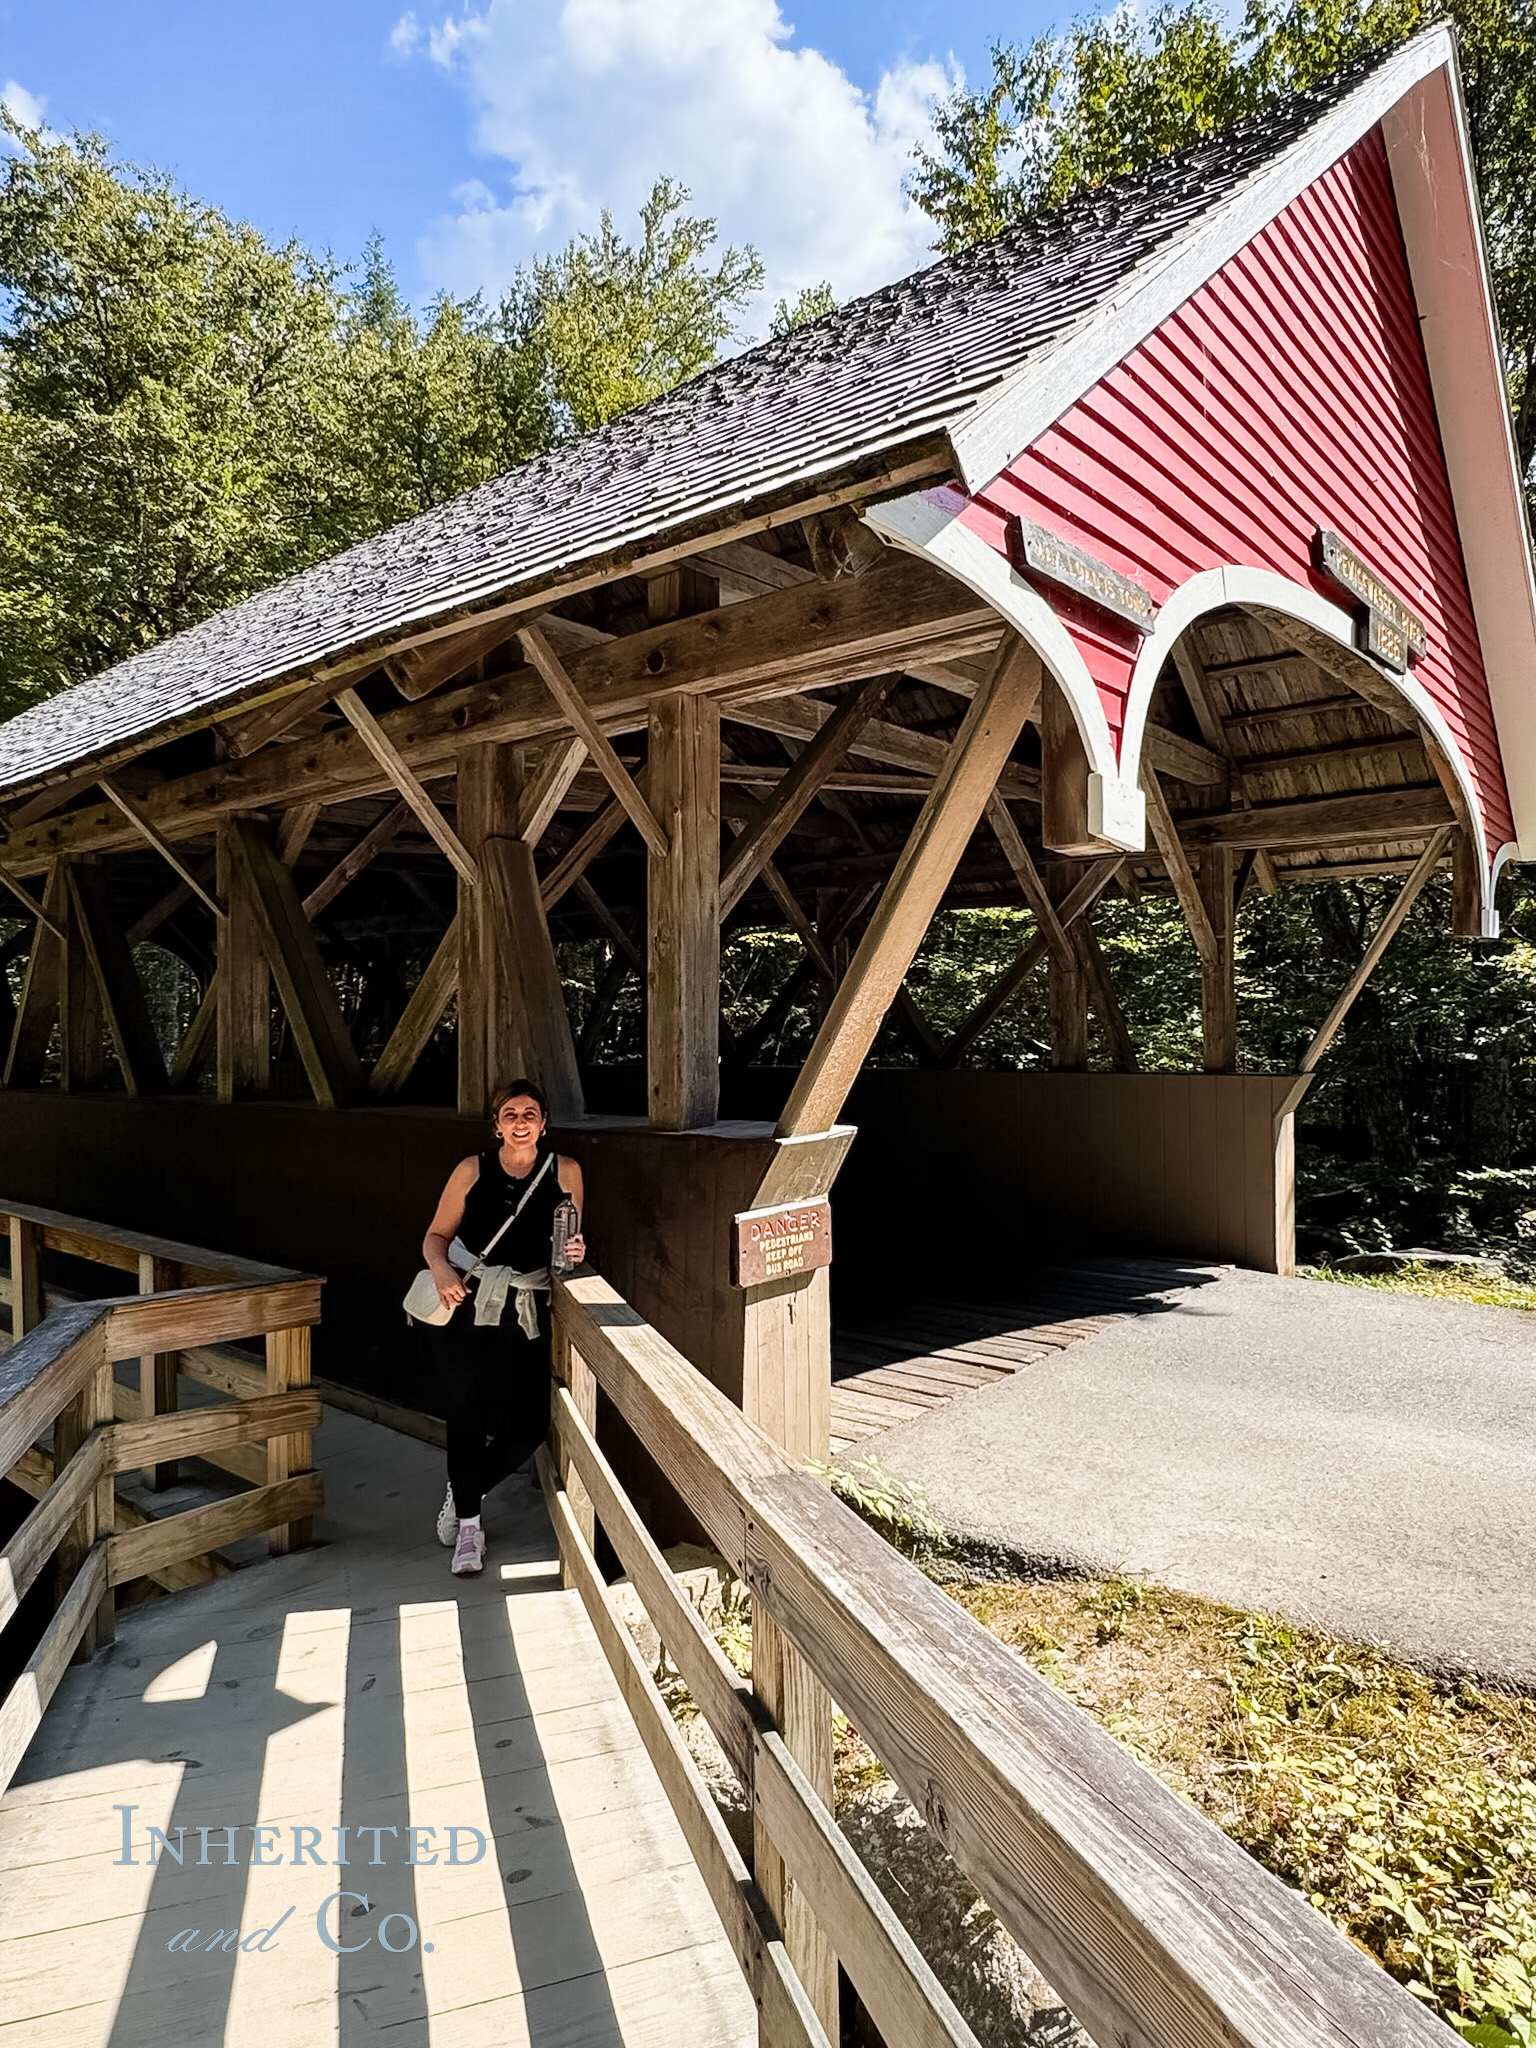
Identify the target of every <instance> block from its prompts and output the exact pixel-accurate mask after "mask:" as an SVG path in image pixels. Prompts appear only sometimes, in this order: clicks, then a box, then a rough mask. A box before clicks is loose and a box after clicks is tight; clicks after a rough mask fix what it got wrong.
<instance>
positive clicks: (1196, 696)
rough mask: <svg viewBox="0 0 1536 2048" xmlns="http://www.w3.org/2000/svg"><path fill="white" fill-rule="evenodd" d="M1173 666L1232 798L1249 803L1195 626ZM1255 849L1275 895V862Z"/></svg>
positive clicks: (1261, 874) (1261, 875) (1259, 870)
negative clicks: (1220, 763)
mask: <svg viewBox="0 0 1536 2048" xmlns="http://www.w3.org/2000/svg"><path fill="white" fill-rule="evenodd" d="M1173 666H1174V669H1175V672H1176V673H1177V675H1178V678H1179V681H1180V683H1181V684H1182V685H1183V688H1184V695H1185V696H1186V697H1187V698H1188V700H1189V706H1190V709H1191V710H1192V711H1193V712H1194V714H1195V723H1196V724H1197V725H1198V726H1199V728H1200V730H1201V733H1202V734H1203V735H1204V737H1205V740H1206V743H1207V745H1208V746H1209V747H1210V748H1211V749H1212V750H1213V752H1214V753H1216V754H1218V755H1219V756H1220V757H1221V758H1222V760H1223V762H1224V764H1225V767H1226V775H1225V777H1224V779H1223V780H1224V792H1225V794H1226V797H1227V800H1228V802H1229V803H1230V802H1231V800H1232V798H1233V796H1235V797H1236V798H1237V801H1238V802H1239V803H1240V804H1244V805H1246V804H1247V803H1249V802H1250V801H1251V794H1250V791H1249V788H1248V779H1247V776H1246V775H1245V774H1244V772H1243V766H1242V764H1241V763H1239V761H1238V760H1237V758H1236V756H1235V755H1234V754H1233V751H1232V741H1231V737H1230V735H1229V734H1228V731H1227V728H1226V725H1225V724H1224V723H1223V720H1222V716H1221V694H1220V691H1219V690H1218V688H1217V687H1216V686H1215V685H1214V684H1213V683H1212V682H1211V679H1210V677H1209V676H1208V675H1207V674H1206V671H1205V664H1204V663H1203V662H1202V661H1201V659H1200V655H1199V652H1198V650H1197V648H1196V646H1195V640H1194V633H1193V630H1191V631H1189V632H1186V633H1185V634H1183V635H1182V636H1181V638H1180V639H1178V640H1177V641H1175V643H1174V648H1173ZM1153 765H1154V766H1155V767H1160V766H1162V765H1163V764H1162V763H1160V762H1154V764H1153ZM1175 772H1177V771H1175ZM1253 853H1254V861H1253V873H1254V874H1255V876H1256V877H1257V879H1258V884H1259V887H1260V888H1261V889H1262V890H1263V891H1264V893H1265V895H1266V896H1273V895H1274V894H1275V893H1276V891H1277V890H1278V889H1279V887H1280V884H1279V881H1278V879H1277V877H1276V875H1275V864H1274V862H1273V861H1272V860H1271V859H1270V857H1269V855H1268V854H1267V853H1266V852H1265V851H1264V850H1263V849H1262V848H1261V847H1256V848H1254V849H1253Z"/></svg>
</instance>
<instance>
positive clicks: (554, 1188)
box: [459, 1145, 565, 1273]
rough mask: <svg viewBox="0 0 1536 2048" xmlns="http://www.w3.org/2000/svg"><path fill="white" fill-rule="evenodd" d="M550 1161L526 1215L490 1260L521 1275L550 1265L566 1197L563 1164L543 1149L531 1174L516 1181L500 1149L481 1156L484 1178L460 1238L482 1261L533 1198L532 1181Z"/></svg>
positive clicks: (469, 1203) (467, 1207) (467, 1205)
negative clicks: (560, 1209) (499, 1233)
mask: <svg viewBox="0 0 1536 2048" xmlns="http://www.w3.org/2000/svg"><path fill="white" fill-rule="evenodd" d="M546 1159H547V1160H548V1161H549V1170H548V1172H547V1173H545V1174H544V1178H543V1179H542V1180H540V1181H539V1183H538V1186H537V1187H536V1188H535V1189H534V1191H533V1193H532V1194H531V1195H529V1197H528V1200H527V1202H526V1203H525V1204H524V1207H523V1213H522V1214H521V1216H519V1217H518V1219H517V1221H516V1222H515V1223H514V1224H513V1225H512V1228H511V1229H510V1230H508V1231H507V1232H506V1233H505V1234H504V1235H503V1236H502V1237H501V1238H500V1240H499V1241H498V1243H497V1245H496V1248H495V1250H494V1251H493V1252H492V1253H491V1260H492V1263H493V1264H494V1265H497V1266H515V1267H516V1268H517V1270H518V1271H519V1272H520V1273H531V1272H536V1271H537V1269H538V1268H539V1267H540V1266H547V1265H548V1264H549V1240H550V1232H551V1230H552V1229H553V1227H554V1220H555V1208H556V1205H557V1204H558V1203H560V1202H561V1201H563V1200H564V1198H565V1194H564V1190H563V1189H562V1187H561V1186H560V1168H559V1165H558V1162H557V1161H556V1160H555V1158H554V1157H553V1155H552V1154H551V1153H548V1152H546V1151H544V1150H542V1149H541V1150H540V1152H539V1156H538V1158H537V1159H535V1160H534V1162H533V1167H532V1169H531V1171H530V1172H529V1173H526V1174H524V1175H523V1177H522V1178H521V1179H517V1178H515V1177H514V1176H513V1175H512V1174H510V1173H508V1172H507V1171H506V1169H505V1167H503V1165H502V1163H501V1148H500V1146H499V1145H498V1146H494V1147H493V1148H492V1149H491V1150H490V1151H489V1152H482V1153H481V1154H480V1177H479V1179H478V1180H477V1181H476V1182H475V1184H474V1186H473V1187H472V1188H471V1189H470V1191H469V1193H468V1194H467V1195H466V1196H465V1197H464V1218H463V1221H462V1222H461V1223H460V1225H459V1237H460V1239H461V1240H462V1241H463V1243H464V1244H465V1245H466V1246H467V1247H468V1249H469V1250H470V1251H472V1252H473V1253H474V1254H475V1256H476V1257H477V1258H478V1257H479V1256H480V1255H481V1254H482V1253H483V1252H484V1250H485V1247H486V1246H487V1245H488V1244H489V1243H490V1241H491V1239H492V1238H493V1237H495V1235H496V1232H497V1231H498V1230H500V1229H501V1226H502V1224H503V1223H505V1222H506V1220H507V1218H508V1216H510V1215H511V1213H512V1211H513V1210H514V1209H515V1208H516V1207H517V1205H518V1203H519V1202H521V1201H522V1199H523V1196H524V1195H525V1194H527V1193H528V1183H529V1181H530V1180H533V1179H535V1178H536V1177H537V1176H538V1174H539V1172H540V1171H541V1169H542V1168H543V1166H544V1162H545V1160H546Z"/></svg>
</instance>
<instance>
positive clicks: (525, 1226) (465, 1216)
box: [422, 1080, 586, 1577]
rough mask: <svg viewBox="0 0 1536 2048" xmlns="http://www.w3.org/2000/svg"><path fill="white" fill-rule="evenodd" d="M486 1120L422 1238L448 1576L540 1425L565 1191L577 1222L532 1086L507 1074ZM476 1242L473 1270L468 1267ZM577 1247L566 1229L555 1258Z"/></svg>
mask: <svg viewBox="0 0 1536 2048" xmlns="http://www.w3.org/2000/svg"><path fill="white" fill-rule="evenodd" d="M491 1121H492V1123H493V1124H494V1126H495V1130H496V1135H497V1138H498V1139H499V1141H500V1142H499V1143H498V1144H496V1145H493V1146H492V1147H491V1148H490V1149H489V1150H488V1151H485V1152H481V1153H478V1154H477V1155H476V1156H475V1157H474V1158H473V1159H464V1160H461V1161H460V1162H459V1164H458V1165H457V1166H456V1167H455V1168H454V1170H453V1172H452V1173H451V1174H450V1175H449V1178H448V1185H447V1187H445V1188H444V1189H443V1194H442V1200H441V1201H440V1202H439V1203H438V1205H437V1214H436V1215H435V1216H434V1217H433V1218H432V1223H431V1227H430V1228H429V1230H428V1231H427V1235H426V1239H425V1241H424V1243H423V1245H422V1252H423V1254H424V1255H425V1258H426V1262H427V1267H428V1270H429V1271H430V1272H431V1275H432V1278H433V1280H434V1281H435V1282H436V1284H437V1293H438V1299H439V1300H440V1301H441V1302H442V1304H443V1306H444V1308H449V1309H452V1310H453V1314H452V1316H451V1317H450V1318H449V1320H448V1321H447V1322H446V1323H443V1324H440V1325H435V1326H434V1327H433V1329H432V1337H433V1348H434V1350H435V1352H436V1356H437V1370H438V1385H439V1390H440V1395H441V1399H442V1410H443V1416H444V1419H445V1421H446V1422H447V1425H448V1495H447V1498H446V1500H444V1502H443V1506H442V1512H441V1513H440V1514H439V1515H438V1518H437V1534H438V1538H439V1540H440V1541H441V1542H443V1543H445V1544H452V1545H453V1569H454V1571H455V1572H456V1573H458V1574H459V1576H460V1577H464V1576H467V1575H468V1574H471V1573H475V1572H478V1571H480V1570H481V1569H482V1567H483V1566H484V1563H485V1531H484V1530H483V1529H482V1527H481V1525H480V1509H481V1501H482V1498H483V1496H484V1495H485V1494H486V1493H488V1492H489V1491H490V1489H491V1488H492V1487H493V1486H495V1485H496V1484H497V1482H498V1481H500V1480H502V1479H505V1478H506V1476H507V1474H508V1473H509V1472H513V1471H516V1469H517V1467H518V1466H519V1465H521V1464H522V1462H523V1460H524V1459H525V1458H527V1457H528V1456H529V1455H530V1453H531V1452H532V1451H533V1450H534V1449H535V1448H536V1446H537V1445H538V1444H540V1443H542V1442H543V1440H544V1438H545V1436H546V1435H547V1434H548V1431H549V1372H550V1358H549V1281H548V1273H547V1268H548V1266H549V1252H550V1232H551V1229H552V1227H553V1223H554V1214H555V1209H556V1207H557V1205H558V1204H559V1203H560V1202H561V1201H562V1200H563V1199H564V1198H565V1197H566V1196H569V1197H570V1199H571V1200H572V1201H573V1202H574V1203H575V1205H576V1227H577V1231H578V1233H579V1232H580V1229H581V1212H582V1185H581V1168H580V1167H579V1166H578V1165H577V1164H576V1162H575V1160H574V1159H567V1158H565V1157H564V1156H563V1155H559V1154H556V1153H553V1152H551V1151H550V1149H549V1147H548V1146H547V1145H546V1144H545V1142H544V1131H545V1127H546V1125H547V1124H548V1122H549V1105H548V1103H547V1102H546V1100H545V1098H544V1093H543V1090H542V1089H540V1088H538V1087H536V1086H535V1084H534V1083H533V1082H532V1081H522V1080H520V1081H514V1082H513V1083H512V1084H511V1086H510V1087H508V1088H503V1089H502V1090H501V1092H500V1094H499V1095H498V1096H497V1097H496V1100H495V1103H494V1104H493V1106H492V1110H491ZM509 1219H511V1220H510V1221H509ZM504 1226H505V1228H504ZM498 1232H501V1235H500V1236H498V1235H497V1233H498ZM493 1239H494V1240H495V1242H494V1243H493V1242H492V1240H493ZM487 1252H488V1254H489V1256H488V1257H487V1259H486V1272H485V1274H484V1276H483V1277H482V1278H481V1279H478V1280H477V1279H475V1278H473V1277H472V1276H471V1274H470V1272H469V1269H470V1267H472V1266H473V1265H474V1264H475V1263H476V1261H477V1260H478V1259H479V1258H480V1257H481V1255H482V1254H485V1253H487ZM585 1255H586V1243H585V1240H584V1239H583V1238H582V1237H581V1236H580V1235H579V1234H578V1235H577V1236H574V1237H572V1238H571V1239H570V1240H569V1241H568V1242H567V1245H566V1257H567V1259H568V1260H569V1261H570V1263H571V1264H572V1265H578V1264H579V1263H580V1262H581V1260H582V1259H583V1257H585ZM508 1269H510V1270H508ZM519 1283H527V1284H519Z"/></svg>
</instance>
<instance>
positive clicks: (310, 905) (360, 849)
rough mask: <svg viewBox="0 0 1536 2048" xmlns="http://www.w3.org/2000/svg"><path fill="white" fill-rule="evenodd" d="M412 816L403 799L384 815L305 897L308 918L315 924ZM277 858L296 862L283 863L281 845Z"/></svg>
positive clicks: (290, 865) (305, 911) (287, 865)
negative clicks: (321, 914)
mask: <svg viewBox="0 0 1536 2048" xmlns="http://www.w3.org/2000/svg"><path fill="white" fill-rule="evenodd" d="M412 815H413V813H412V810H411V806H410V805H409V804H408V803H406V801H405V800H404V798H403V797H402V799H401V800H400V802H399V803H397V804H396V805H395V806H394V807H393V809H392V810H388V811H386V812H385V813H384V815H383V817H382V818H380V819H379V821H378V823H377V824H376V825H372V826H370V828H369V829H368V831H366V832H365V833H364V834H363V836H362V838H361V839H359V841H358V842H357V844H356V846H354V847H353V848H352V850H351V852H350V853H347V854H344V855H343V856H342V858H341V859H340V860H339V861H338V862H337V863H336V865H335V867H333V868H332V869H331V871H330V873H329V874H328V875H327V876H326V877H325V880H324V881H323V882H317V883H316V885H315V887H314V888H313V889H311V890H310V892H309V894H308V895H307V896H306V897H305V898H304V902H303V906H302V908H303V911H304V915H305V916H306V917H307V918H308V919H309V920H310V922H311V923H313V922H314V920H315V919H316V918H317V917H318V916H319V915H320V913H321V911H322V910H325V909H326V908H327V907H328V906H329V905H330V904H332V903H334V902H335V900H336V898H337V897H338V896H339V895H340V894H341V892H342V890H343V889H345V888H346V886H347V884H348V883H349V882H355V881H356V880H357V877H358V876H359V875H360V874H361V873H362V872H363V869H364V868H365V867H367V866H368V864H369V862H370V861H371V860H373V859H374V857H375V856H376V855H378V854H381V853H382V852H383V851H384V849H385V847H386V846H388V845H389V844H390V842H391V841H392V840H394V839H397V838H398V837H399V835H400V833H401V831H402V830H403V829H404V826H405V821H406V819H407V818H409V817H411V816H412ZM277 857H278V859H279V860H282V861H283V865H284V867H292V865H293V863H292V861H288V860H283V853H282V848H281V846H279V848H278V856H277Z"/></svg>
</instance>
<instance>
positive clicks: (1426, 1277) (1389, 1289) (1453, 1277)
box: [1311, 1265, 1536, 1310]
mask: <svg viewBox="0 0 1536 2048" xmlns="http://www.w3.org/2000/svg"><path fill="white" fill-rule="evenodd" d="M1311 1277H1312V1278H1313V1279H1314V1280H1331V1281H1333V1282H1335V1283H1336V1284H1337V1285H1338V1286H1340V1287H1377V1288H1380V1290H1381V1291H1382V1292H1383V1293H1384V1294H1424V1295H1431V1296H1433V1297H1435V1298H1436V1299H1438V1300H1441V1301H1467V1302H1475V1303H1477V1304H1478V1305H1479V1306H1481V1307H1484V1308H1523V1309H1530V1310H1536V1287H1528V1286H1525V1285H1523V1284H1522V1283H1521V1282H1520V1281H1518V1280H1504V1279H1499V1280H1495V1279H1492V1278H1488V1277H1485V1276H1483V1275H1480V1274H1476V1273H1468V1272H1460V1273H1458V1272H1456V1271H1454V1270H1453V1269H1449V1268H1446V1267H1443V1266H1422V1265H1415V1266H1405V1267H1404V1269H1403V1270H1402V1272H1400V1273H1340V1272H1337V1271H1335V1269H1334V1268H1333V1267H1332V1266H1318V1267H1316V1268H1314V1269H1313V1272H1312V1276H1311Z"/></svg>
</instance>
